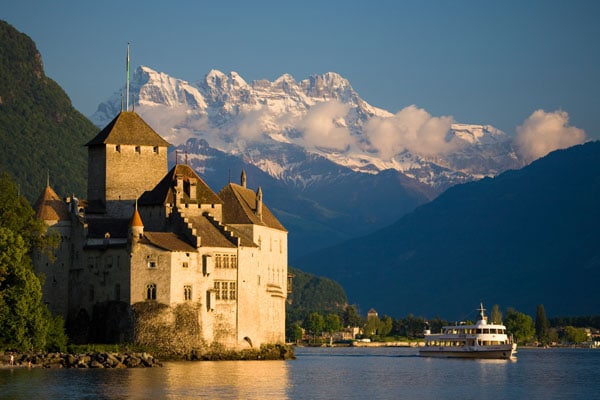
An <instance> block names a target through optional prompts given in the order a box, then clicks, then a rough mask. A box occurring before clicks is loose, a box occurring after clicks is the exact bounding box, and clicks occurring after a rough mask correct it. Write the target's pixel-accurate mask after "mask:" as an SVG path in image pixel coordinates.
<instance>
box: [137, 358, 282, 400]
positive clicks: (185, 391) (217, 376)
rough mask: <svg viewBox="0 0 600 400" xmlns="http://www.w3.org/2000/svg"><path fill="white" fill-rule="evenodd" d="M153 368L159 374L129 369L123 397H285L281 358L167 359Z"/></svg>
mask: <svg viewBox="0 0 600 400" xmlns="http://www.w3.org/2000/svg"><path fill="white" fill-rule="evenodd" d="M154 371H155V370H153V371H151V372H154ZM156 371H160V375H155V374H154V373H150V374H149V373H148V372H149V371H148V370H145V371H144V370H135V371H134V370H132V371H130V372H131V373H130V374H128V382H127V384H126V385H125V387H126V390H127V392H128V395H127V396H126V397H127V398H164V399H185V398H198V397H205V398H240V399H242V398H243V399H264V398H277V399H287V389H288V386H289V376H288V375H289V371H288V363H287V362H284V361H219V362H210V361H202V362H170V363H165V365H164V367H163V368H161V369H156Z"/></svg>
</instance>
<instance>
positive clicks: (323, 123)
mask: <svg viewBox="0 0 600 400" xmlns="http://www.w3.org/2000/svg"><path fill="white" fill-rule="evenodd" d="M349 110H350V105H347V104H342V103H340V102H339V101H337V100H333V101H327V102H323V103H319V104H316V105H314V106H312V107H311V108H310V110H308V113H307V114H306V117H304V119H302V121H300V122H299V124H298V128H299V129H300V130H301V131H302V132H303V140H304V143H305V145H306V147H308V148H311V147H312V148H314V147H326V148H329V149H334V150H341V151H343V150H346V149H347V148H348V146H351V145H352V144H353V143H354V139H353V138H352V135H351V133H350V130H349V129H348V128H347V127H346V126H345V122H344V117H345V116H346V114H348V111H349Z"/></svg>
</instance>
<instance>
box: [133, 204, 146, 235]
mask: <svg viewBox="0 0 600 400" xmlns="http://www.w3.org/2000/svg"><path fill="white" fill-rule="evenodd" d="M143 236H144V223H143V222H142V217H141V216H140V213H139V211H138V209H137V204H136V207H135V210H134V211H133V215H132V216H131V220H130V221H129V238H130V240H131V243H132V244H136V243H137V242H138V241H139V240H140V239H141V238H142V237H143Z"/></svg>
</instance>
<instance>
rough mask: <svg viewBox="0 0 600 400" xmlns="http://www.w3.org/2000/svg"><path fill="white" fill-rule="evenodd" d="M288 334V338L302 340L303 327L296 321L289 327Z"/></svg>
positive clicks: (293, 340) (295, 340)
mask: <svg viewBox="0 0 600 400" xmlns="http://www.w3.org/2000/svg"><path fill="white" fill-rule="evenodd" d="M286 335H287V337H288V340H290V341H292V342H298V341H300V340H302V327H301V326H300V324H298V323H294V324H292V325H291V326H289V327H288V329H287V332H286Z"/></svg>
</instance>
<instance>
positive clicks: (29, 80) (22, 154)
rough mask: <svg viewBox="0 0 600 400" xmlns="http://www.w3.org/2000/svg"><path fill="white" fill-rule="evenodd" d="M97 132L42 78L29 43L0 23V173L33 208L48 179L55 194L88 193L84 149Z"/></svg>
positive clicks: (37, 56)
mask: <svg viewBox="0 0 600 400" xmlns="http://www.w3.org/2000/svg"><path fill="white" fill-rule="evenodd" d="M97 131H98V129H97V128H96V127H95V126H94V125H93V124H92V123H91V122H90V121H89V120H88V119H87V118H85V117H84V116H83V115H81V114H80V113H79V112H78V111H76V110H75V109H74V108H73V106H72V104H71V101H70V99H69V98H68V96H67V95H66V94H65V93H64V91H63V90H62V89H61V88H60V87H59V86H58V85H57V84H56V82H54V81H53V80H52V79H50V78H48V77H46V76H45V74H44V69H43V65H42V57H41V55H40V53H39V52H38V50H37V49H36V46H35V44H34V43H33V41H32V40H31V39H30V38H29V37H28V36H27V35H25V34H23V33H20V32H18V31H17V30H16V29H14V28H13V27H12V26H11V25H9V24H8V23H6V22H5V21H0V172H8V173H10V175H11V176H12V177H13V178H14V179H15V180H16V181H17V182H18V184H19V186H20V189H21V193H22V194H23V195H24V196H25V197H26V198H27V199H28V200H29V201H30V202H31V203H33V202H34V201H35V200H36V198H37V197H38V196H39V194H40V193H41V191H42V189H43V188H44V186H45V185H46V179H47V175H48V173H49V175H50V179H51V184H52V186H53V187H54V189H55V190H56V192H57V193H59V194H62V195H67V194H71V193H79V194H85V193H86V175H87V152H86V149H85V147H84V144H85V143H86V142H87V141H88V140H89V139H91V138H92V137H93V136H94V135H95V134H96V133H97Z"/></svg>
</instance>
